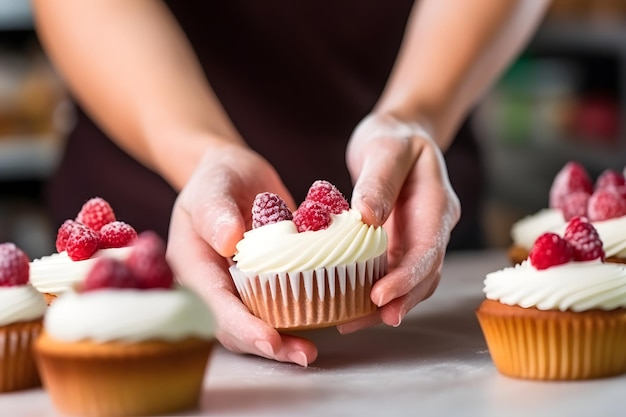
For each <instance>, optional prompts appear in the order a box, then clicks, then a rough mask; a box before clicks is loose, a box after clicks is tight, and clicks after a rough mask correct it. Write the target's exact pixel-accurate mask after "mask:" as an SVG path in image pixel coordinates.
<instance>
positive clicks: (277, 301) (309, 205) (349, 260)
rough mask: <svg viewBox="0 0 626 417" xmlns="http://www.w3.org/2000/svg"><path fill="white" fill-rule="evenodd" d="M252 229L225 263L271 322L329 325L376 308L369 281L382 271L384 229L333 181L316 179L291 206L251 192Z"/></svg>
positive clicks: (255, 309)
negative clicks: (296, 205)
mask: <svg viewBox="0 0 626 417" xmlns="http://www.w3.org/2000/svg"><path fill="white" fill-rule="evenodd" d="M252 219H253V229H252V230H250V231H248V232H246V233H245V234H244V238H243V239H242V240H241V241H240V242H239V243H238V244H237V253H236V254H235V256H234V258H233V259H234V261H235V262H236V264H235V265H233V266H232V267H231V268H230V272H231V274H232V277H233V280H234V282H235V285H236V287H237V290H238V291H239V294H240V296H241V299H242V301H243V302H244V304H245V305H246V306H247V307H248V308H249V309H250V311H251V312H252V313H253V314H254V315H256V316H257V317H259V318H261V319H263V320H264V321H266V322H267V323H269V324H270V325H272V326H273V327H275V328H277V329H305V328H319V327H328V326H334V325H337V324H340V323H344V322H347V321H350V320H353V319H356V318H359V317H363V316H366V315H368V314H371V313H373V312H375V311H376V308H377V307H376V305H375V304H374V303H373V302H372V301H371V299H370V292H371V289H372V286H373V285H374V283H375V282H376V281H377V280H378V279H379V278H381V277H382V276H384V275H385V273H386V269H387V268H386V267H387V262H386V260H387V257H386V249H387V235H386V233H385V231H384V229H383V228H382V227H373V226H369V225H366V224H364V223H363V221H362V220H361V214H360V213H359V212H358V211H357V210H353V209H350V208H349V205H348V202H347V201H346V200H345V198H344V197H343V195H342V194H341V193H340V192H339V191H338V190H337V188H336V187H335V186H334V185H332V184H330V183H328V182H327V181H321V180H320V181H316V182H315V183H313V185H312V186H311V188H310V189H309V193H308V194H307V197H306V199H305V201H304V202H303V203H302V204H301V205H300V207H299V208H298V210H297V211H296V212H295V213H293V215H292V213H291V212H290V211H289V209H288V208H287V206H286V204H285V203H284V201H282V200H281V199H280V197H278V196H277V195H275V194H271V193H261V194H259V195H257V197H256V199H255V201H254V204H253V209H252Z"/></svg>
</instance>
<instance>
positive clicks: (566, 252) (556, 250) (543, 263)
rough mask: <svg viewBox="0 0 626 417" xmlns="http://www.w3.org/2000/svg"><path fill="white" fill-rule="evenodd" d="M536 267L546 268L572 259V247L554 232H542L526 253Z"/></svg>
mask: <svg viewBox="0 0 626 417" xmlns="http://www.w3.org/2000/svg"><path fill="white" fill-rule="evenodd" d="M528 259H529V260H530V263H531V264H532V265H533V266H534V267H535V268H537V269H547V268H550V267H551V266H556V265H561V264H564V263H567V262H569V261H571V260H572V259H573V254H572V247H571V246H570V245H569V243H567V241H565V239H563V238H562V237H561V236H559V235H557V234H556V233H550V232H548V233H544V234H542V235H541V236H539V237H538V238H537V240H536V241H535V244H534V245H533V247H532V249H531V250H530V254H529V255H528Z"/></svg>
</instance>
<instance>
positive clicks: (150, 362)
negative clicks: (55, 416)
mask: <svg viewBox="0 0 626 417" xmlns="http://www.w3.org/2000/svg"><path fill="white" fill-rule="evenodd" d="M213 343H214V342H213V341H210V340H201V339H197V338H188V339H185V340H183V341H180V342H162V341H148V342H136V343H124V342H106V343H96V342H91V341H79V342H61V341H57V340H54V339H52V338H51V337H50V336H49V335H47V334H46V333H45V332H44V333H43V334H42V336H41V337H40V338H39V339H38V340H37V343H36V345H35V352H36V357H37V362H38V364H39V367H40V371H41V378H42V381H43V385H44V387H45V389H46V390H47V391H48V393H49V395H50V398H51V400H52V402H53V404H54V405H55V407H56V408H58V409H59V410H60V411H62V412H64V413H67V414H71V415H79V416H83V417H100V416H143V415H155V414H166V413H175V412H180V411H184V410H189V409H193V408H196V407H197V406H198V401H199V399H200V393H201V390H202V383H203V379H204V375H205V370H206V366H207V362H208V358H209V356H210V353H211V350H212V347H213Z"/></svg>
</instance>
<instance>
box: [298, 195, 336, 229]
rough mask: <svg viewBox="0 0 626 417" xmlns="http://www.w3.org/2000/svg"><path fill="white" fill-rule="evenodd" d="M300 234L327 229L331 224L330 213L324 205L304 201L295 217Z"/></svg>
mask: <svg viewBox="0 0 626 417" xmlns="http://www.w3.org/2000/svg"><path fill="white" fill-rule="evenodd" d="M293 221H294V223H295V224H296V227H297V228H298V232H306V231H316V230H322V229H326V228H327V227H328V225H329V224H330V212H329V211H328V207H327V206H325V205H324V204H322V203H319V202H317V201H312V200H304V202H302V204H300V207H298V210H296V212H295V213H294V215H293Z"/></svg>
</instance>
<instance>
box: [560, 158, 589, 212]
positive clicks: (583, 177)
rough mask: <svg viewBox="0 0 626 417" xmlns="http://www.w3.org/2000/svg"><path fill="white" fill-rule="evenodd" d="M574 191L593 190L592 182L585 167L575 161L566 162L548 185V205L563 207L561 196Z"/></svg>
mask: <svg viewBox="0 0 626 417" xmlns="http://www.w3.org/2000/svg"><path fill="white" fill-rule="evenodd" d="M575 191H586V192H587V193H589V194H591V193H592V192H593V184H592V182H591V178H590V177H589V174H588V173H587V171H586V170H585V168H584V167H583V166H582V165H580V164H579V163H577V162H568V163H567V164H565V166H564V167H563V168H561V170H560V171H559V172H558V173H557V175H556V176H555V177H554V181H553V182H552V186H551V187H550V207H551V208H555V209H562V208H563V197H564V196H566V195H567V194H571V193H573V192H575Z"/></svg>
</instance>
